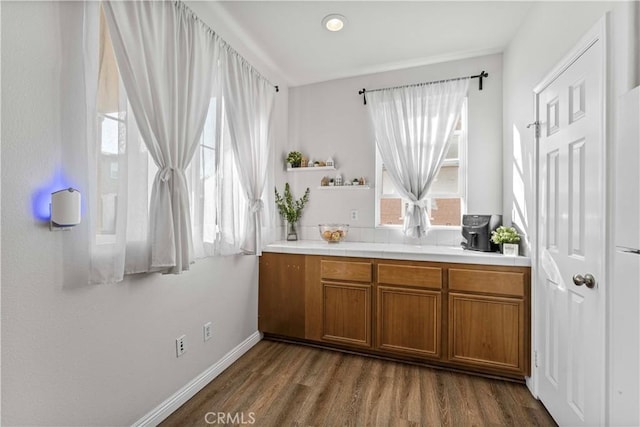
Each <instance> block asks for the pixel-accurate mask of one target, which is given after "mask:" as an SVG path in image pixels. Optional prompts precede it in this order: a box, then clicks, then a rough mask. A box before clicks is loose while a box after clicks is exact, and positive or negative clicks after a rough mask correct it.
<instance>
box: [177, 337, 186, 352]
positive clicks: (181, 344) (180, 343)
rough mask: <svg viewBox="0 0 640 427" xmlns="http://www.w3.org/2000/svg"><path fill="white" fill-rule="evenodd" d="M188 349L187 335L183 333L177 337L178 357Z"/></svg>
mask: <svg viewBox="0 0 640 427" xmlns="http://www.w3.org/2000/svg"><path fill="white" fill-rule="evenodd" d="M185 351H187V336H186V335H182V336H180V337H178V338H176V357H180V356H182V355H183V354H184V352H185Z"/></svg>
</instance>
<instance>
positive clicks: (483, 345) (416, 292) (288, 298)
mask: <svg viewBox="0 0 640 427" xmlns="http://www.w3.org/2000/svg"><path fill="white" fill-rule="evenodd" d="M529 298H530V270H529V268H528V267H503V266H482V265H469V264H447V263H436V262H417V261H416V262H414V261H401V260H383V259H366V258H349V257H327V256H313V255H290V254H273V253H265V254H263V256H262V257H261V260H260V292H259V310H258V313H259V328H260V330H261V331H262V332H264V333H265V334H267V335H270V336H274V337H286V338H292V339H299V340H304V341H306V342H313V343H316V344H324V345H325V346H332V347H338V348H344V349H350V350H352V351H361V352H365V353H368V354H376V355H379V356H384V357H394V358H398V359H405V360H411V361H413V362H423V363H427V364H433V365H438V366H441V367H451V368H456V369H464V370H468V371H473V372H480V373H486V374H490V375H499V376H504V377H510V378H518V379H522V378H524V376H527V375H529V372H530V367H529V364H530V355H529V352H530V342H529V341H530V319H529V316H530V308H529V304H530V299H529Z"/></svg>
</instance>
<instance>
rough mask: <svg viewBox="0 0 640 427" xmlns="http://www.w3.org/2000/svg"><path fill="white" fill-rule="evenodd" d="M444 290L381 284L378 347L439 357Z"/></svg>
mask: <svg viewBox="0 0 640 427" xmlns="http://www.w3.org/2000/svg"><path fill="white" fill-rule="evenodd" d="M441 298H442V297H441V293H440V292H438V291H426V290H422V289H408V288H397V287H387V286H379V287H378V292H377V307H378V310H377V316H376V317H377V347H378V348H379V349H380V350H387V351H393V352H396V353H403V354H409V355H415V356H421V357H428V358H440V354H441V353H440V330H441V327H440V312H441V301H442V299H441Z"/></svg>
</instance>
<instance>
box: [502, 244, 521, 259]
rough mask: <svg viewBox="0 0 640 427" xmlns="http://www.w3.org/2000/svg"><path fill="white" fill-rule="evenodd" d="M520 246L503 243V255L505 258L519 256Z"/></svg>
mask: <svg viewBox="0 0 640 427" xmlns="http://www.w3.org/2000/svg"><path fill="white" fill-rule="evenodd" d="M518 248H519V245H518V244H517V243H503V244H502V254H503V255H504V256H518Z"/></svg>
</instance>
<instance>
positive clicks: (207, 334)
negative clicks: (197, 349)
mask: <svg viewBox="0 0 640 427" xmlns="http://www.w3.org/2000/svg"><path fill="white" fill-rule="evenodd" d="M211 334H212V332H211V322H207V323H205V324H204V325H203V326H202V335H203V339H204V340H205V341H209V340H210V339H211Z"/></svg>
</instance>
